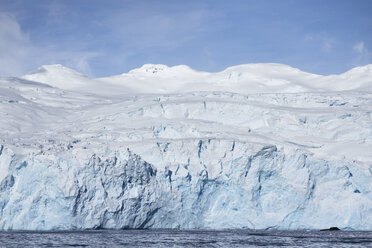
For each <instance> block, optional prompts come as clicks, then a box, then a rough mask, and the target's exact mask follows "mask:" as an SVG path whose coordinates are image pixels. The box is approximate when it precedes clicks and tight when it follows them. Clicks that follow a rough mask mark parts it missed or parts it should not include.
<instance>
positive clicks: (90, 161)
mask: <svg viewBox="0 0 372 248" xmlns="http://www.w3.org/2000/svg"><path fill="white" fill-rule="evenodd" d="M371 74H372V65H368V66H364V67H359V68H354V69H352V70H350V71H348V72H346V73H343V74H340V75H330V76H320V75H314V74H310V73H306V72H302V71H300V70H298V69H295V68H292V67H289V66H286V65H279V64H251V65H240V66H234V67H230V68H227V69H226V70H224V71H222V72H216V73H209V72H199V71H195V70H193V69H191V68H189V67H187V66H174V67H168V66H165V65H144V66H143V67H141V68H138V69H134V70H132V71H130V72H128V73H125V74H121V75H117V76H113V77H108V78H96V79H94V78H89V77H86V76H84V75H82V74H80V73H77V72H75V71H73V70H71V69H68V68H65V67H63V66H61V65H53V66H43V67H41V68H39V69H38V70H37V71H35V72H33V73H30V74H27V75H25V76H23V77H20V78H8V79H1V80H0V117H1V118H0V141H1V143H0V229H5V230H7V229H29V230H40V229H41V230H46V229H74V228H217V229H221V228H258V229H261V228H281V229H298V228H301V229H303V228H310V229H319V228H328V227H330V226H338V227H340V228H344V229H359V230H372V75H371Z"/></svg>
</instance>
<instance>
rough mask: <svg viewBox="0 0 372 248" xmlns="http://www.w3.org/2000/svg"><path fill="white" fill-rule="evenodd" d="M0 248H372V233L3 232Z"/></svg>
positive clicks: (226, 231)
mask: <svg viewBox="0 0 372 248" xmlns="http://www.w3.org/2000/svg"><path fill="white" fill-rule="evenodd" d="M0 247H146V248H149V247H166V248H170V247H372V232H359V231H278V230H261V231H259V230H223V231H221V230H163V229H162V230H91V231H46V232H38V231H2V232H0Z"/></svg>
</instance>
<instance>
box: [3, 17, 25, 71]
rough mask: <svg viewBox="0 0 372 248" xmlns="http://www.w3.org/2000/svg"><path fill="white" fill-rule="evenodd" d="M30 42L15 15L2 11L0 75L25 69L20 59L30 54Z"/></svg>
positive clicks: (22, 59)
mask: <svg viewBox="0 0 372 248" xmlns="http://www.w3.org/2000/svg"><path fill="white" fill-rule="evenodd" d="M29 44H30V41H29V37H28V36H27V34H25V33H23V32H22V30H21V28H20V26H19V24H18V22H17V21H16V19H15V17H14V16H12V15H10V14H7V13H1V12H0V54H1V56H0V76H5V75H14V74H18V73H20V72H22V71H23V69H24V67H23V66H22V63H20V61H24V60H26V59H27V58H28V57H29V56H30V54H31V49H30V47H29Z"/></svg>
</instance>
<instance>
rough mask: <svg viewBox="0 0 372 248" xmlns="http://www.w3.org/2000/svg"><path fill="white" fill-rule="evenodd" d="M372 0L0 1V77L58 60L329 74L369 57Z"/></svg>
mask: <svg viewBox="0 0 372 248" xmlns="http://www.w3.org/2000/svg"><path fill="white" fill-rule="evenodd" d="M371 13H372V1H370V0H280V1H279V0H229V1H227V0H223V1H222V0H187V1H185V0H133V1H132V0H104V1H103V0H101V1H98V0H64V1H62V0H60V1H59V0H32V1H31V0H0V76H1V77H7V76H20V75H24V74H26V73H27V72H30V71H33V70H36V69H37V68H38V67H39V66H41V65H45V64H62V65H64V66H67V67H69V68H72V69H74V70H77V71H79V72H82V73H84V74H86V75H89V76H92V77H104V76H111V75H117V74H121V73H125V72H128V71H129V70H131V69H134V68H137V67H140V66H142V65H143V64H147V63H151V64H166V65H168V66H174V65H180V64H186V65H188V66H190V67H192V68H194V69H196V70H203V71H210V72H216V71H221V70H223V69H225V68H227V67H229V66H234V65H238V64H247V63H281V64H287V65H290V66H292V67H295V68H298V69H301V70H303V71H307V72H311V73H316V74H322V75H328V74H339V73H343V72H345V71H347V70H349V69H351V68H353V67H356V66H362V65H366V64H370V63H372V14H371Z"/></svg>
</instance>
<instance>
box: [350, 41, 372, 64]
mask: <svg viewBox="0 0 372 248" xmlns="http://www.w3.org/2000/svg"><path fill="white" fill-rule="evenodd" d="M353 51H354V53H355V57H354V65H355V66H360V65H365V64H368V63H371V62H372V53H371V52H370V51H369V50H368V49H367V47H366V45H365V43H364V41H360V42H357V43H355V44H354V46H353Z"/></svg>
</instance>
